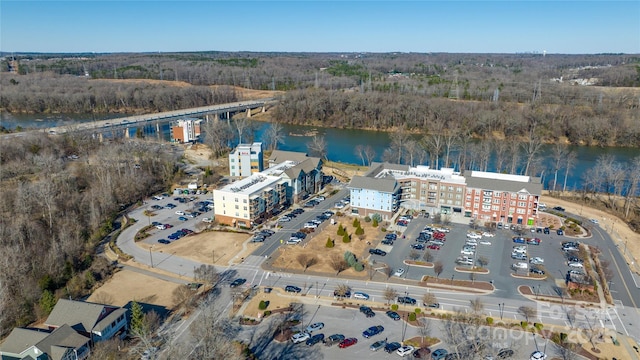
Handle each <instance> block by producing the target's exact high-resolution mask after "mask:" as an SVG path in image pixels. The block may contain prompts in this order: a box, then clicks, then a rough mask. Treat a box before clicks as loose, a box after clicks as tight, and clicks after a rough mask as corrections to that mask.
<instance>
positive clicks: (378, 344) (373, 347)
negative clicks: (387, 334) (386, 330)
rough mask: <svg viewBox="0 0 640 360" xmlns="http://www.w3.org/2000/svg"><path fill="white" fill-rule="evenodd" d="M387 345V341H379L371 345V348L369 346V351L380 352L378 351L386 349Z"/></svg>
mask: <svg viewBox="0 0 640 360" xmlns="http://www.w3.org/2000/svg"><path fill="white" fill-rule="evenodd" d="M385 345H387V341H386V340H378V341H376V342H374V343H373V344H371V346H369V350H371V351H378V350H380V349H382V348H383V347H385Z"/></svg>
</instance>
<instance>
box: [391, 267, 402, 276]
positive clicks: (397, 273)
mask: <svg viewBox="0 0 640 360" xmlns="http://www.w3.org/2000/svg"><path fill="white" fill-rule="evenodd" d="M402 275H404V269H403V268H399V269H398V270H396V272H395V273H393V276H398V277H400V276H402Z"/></svg>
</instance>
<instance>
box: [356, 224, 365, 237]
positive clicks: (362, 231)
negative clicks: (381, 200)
mask: <svg viewBox="0 0 640 360" xmlns="http://www.w3.org/2000/svg"><path fill="white" fill-rule="evenodd" d="M363 234H364V229H363V228H361V227H360V225H359V224H358V228H357V229H356V235H363Z"/></svg>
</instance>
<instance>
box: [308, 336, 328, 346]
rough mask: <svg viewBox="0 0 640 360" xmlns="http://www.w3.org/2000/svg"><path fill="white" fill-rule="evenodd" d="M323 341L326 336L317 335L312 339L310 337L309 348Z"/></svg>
mask: <svg viewBox="0 0 640 360" xmlns="http://www.w3.org/2000/svg"><path fill="white" fill-rule="evenodd" d="M322 340H324V334H315V335H313V336H312V337H310V338H309V340H307V342H306V344H307V345H308V346H312V345H315V344H317V343H319V342H320V341H322Z"/></svg>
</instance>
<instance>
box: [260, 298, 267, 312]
mask: <svg viewBox="0 0 640 360" xmlns="http://www.w3.org/2000/svg"><path fill="white" fill-rule="evenodd" d="M267 306H269V302H268V301H264V300H260V304H258V309H260V310H264V309H266V308H267Z"/></svg>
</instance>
